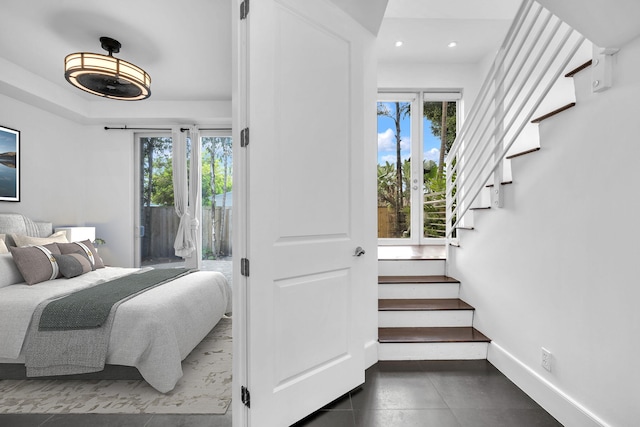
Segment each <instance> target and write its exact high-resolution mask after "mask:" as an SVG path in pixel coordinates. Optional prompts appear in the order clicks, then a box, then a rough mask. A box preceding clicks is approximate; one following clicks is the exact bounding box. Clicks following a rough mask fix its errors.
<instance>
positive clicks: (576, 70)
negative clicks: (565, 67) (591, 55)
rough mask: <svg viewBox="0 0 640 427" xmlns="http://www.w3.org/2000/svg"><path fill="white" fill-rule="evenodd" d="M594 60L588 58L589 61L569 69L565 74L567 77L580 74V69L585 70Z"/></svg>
mask: <svg viewBox="0 0 640 427" xmlns="http://www.w3.org/2000/svg"><path fill="white" fill-rule="evenodd" d="M592 63H593V60H591V59H590V60H588V61H587V62H585V63H584V64H582V65H580V66H578V67H576V68H574V69H573V70H571V71H569V72H568V73H567V74H565V75H564V76H565V77H573V76H575V75H576V74H578V73H579V72H580V71H582V70H584V69H585V68H588V67H590V66H591V65H592Z"/></svg>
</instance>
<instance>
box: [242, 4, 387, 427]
mask: <svg viewBox="0 0 640 427" xmlns="http://www.w3.org/2000/svg"><path fill="white" fill-rule="evenodd" d="M243 25H246V27H244V28H245V30H243V27H242V26H241V27H240V30H239V33H240V39H242V37H243V35H242V33H243V31H246V33H245V35H246V36H247V39H246V46H245V47H246V52H245V53H244V54H243V53H242V52H241V53H240V57H241V58H240V59H239V64H240V70H239V75H240V76H241V77H240V84H239V86H240V94H239V99H240V101H239V102H240V104H243V105H244V106H243V105H241V106H240V108H239V111H240V113H239V115H240V116H241V117H240V119H239V120H238V121H237V122H236V123H237V124H238V125H239V126H240V127H243V128H244V127H248V128H249V134H250V141H249V144H248V146H247V147H246V148H243V149H241V150H245V151H244V152H243V154H242V157H243V159H242V160H241V161H240V166H239V167H244V169H245V170H244V173H245V174H246V175H245V179H246V182H245V184H244V185H243V186H242V187H241V188H242V189H243V191H245V197H244V198H243V199H244V201H243V202H240V203H241V204H239V205H238V206H242V207H244V209H246V212H242V213H241V214H242V215H244V216H245V222H244V224H243V225H244V229H245V230H246V235H245V236H244V238H242V239H239V240H238V241H239V242H240V245H243V246H244V252H240V253H244V254H246V255H245V257H246V258H247V259H248V260H249V276H248V277H242V280H240V283H239V284H238V285H240V289H237V290H234V293H235V297H236V298H240V299H242V304H245V305H246V319H245V318H243V319H242V320H240V319H238V316H237V314H238V313H237V312H236V313H234V314H235V316H234V317H235V318H236V319H238V320H234V322H238V323H237V324H236V325H234V326H236V327H237V328H236V329H234V331H237V332H238V334H237V335H234V339H242V335H243V334H246V341H243V342H242V343H239V344H238V346H237V347H235V348H236V349H239V351H240V354H235V355H234V358H236V359H238V360H237V361H236V363H238V364H240V365H241V367H240V368H239V370H238V371H236V372H241V375H240V377H241V378H240V380H241V381H244V382H246V386H247V387H248V389H249V392H250V394H251V402H250V409H245V408H243V409H242V410H241V411H237V410H236V409H235V408H238V406H235V405H234V413H233V416H234V425H236V426H237V425H245V424H246V425H251V426H254V427H257V426H259V427H270V426H276V427H283V426H288V425H290V424H292V423H294V422H296V421H298V420H300V419H302V418H304V417H305V416H306V415H308V414H310V413H312V412H314V411H315V410H317V409H319V408H321V407H322V406H324V405H325V404H327V403H329V402H331V401H332V400H334V399H335V398H337V397H339V396H341V395H342V394H344V393H346V392H348V391H349V390H351V389H353V388H354V387H357V386H358V385H360V384H362V383H363V382H364V366H365V362H364V344H365V336H364V335H365V332H364V329H365V328H366V326H365V325H363V323H364V322H363V320H362V319H363V318H365V316H364V315H363V314H364V310H365V308H363V304H362V301H361V300H360V299H359V295H360V294H362V293H363V292H365V285H366V284H365V283H364V277H365V276H366V274H365V271H366V269H367V268H368V269H369V271H375V268H376V258H377V257H376V248H375V247H365V248H364V249H365V250H366V254H365V255H363V256H355V251H356V248H357V247H358V246H363V245H364V246H366V245H365V244H364V243H363V242H364V241H365V240H366V239H365V235H364V233H365V230H364V227H365V225H363V224H365V223H366V221H364V220H363V218H364V215H365V212H364V209H365V202H364V197H365V196H364V193H365V191H364V188H365V183H364V181H365V176H364V172H363V167H364V166H363V148H364V143H365V134H366V129H367V127H369V128H371V129H373V128H374V125H375V110H374V108H375V105H374V103H373V102H371V106H369V105H366V104H367V103H368V101H369V98H371V99H372V100H375V87H374V86H373V85H371V86H372V87H371V88H369V87H365V86H367V85H368V84H369V83H371V81H372V80H371V79H369V80H366V79H364V78H363V75H364V73H365V70H364V67H365V64H370V60H369V59H370V58H369V55H370V52H371V47H372V46H373V36H372V35H371V34H369V33H366V31H365V30H364V29H363V28H362V27H360V26H358V25H357V24H355V21H353V20H352V19H351V18H349V17H348V16H347V15H346V14H344V13H343V12H342V11H341V10H340V9H338V8H336V7H335V6H334V5H333V4H332V3H330V2H328V1H322V0H316V1H313V2H308V1H304V2H301V1H294V0H260V1H252V2H251V10H250V12H249V16H248V19H247V20H245V21H244V22H243ZM239 44H240V45H243V42H242V40H240V43H239ZM367 72H374V70H368V71H367ZM242 76H244V79H245V81H246V84H245V87H244V89H243V88H242V86H243V83H242V79H243V77H242ZM365 80H366V83H365ZM369 89H371V91H372V92H373V94H372V96H371V97H369V96H368V91H369ZM365 100H366V101H365ZM368 112H370V113H371V114H370V119H369V118H367V116H366V114H368ZM236 132H237V129H236ZM367 179H368V178H367ZM234 191H235V187H234ZM374 196H375V195H374ZM234 208H235V200H234ZM240 224H242V221H240ZM370 231H371V234H372V236H373V235H375V229H373V230H370ZM370 240H371V239H369V241H370ZM374 286H375V285H374ZM235 287H236V282H235V281H234V288H235ZM242 304H240V303H238V304H236V306H235V307H236V308H238V307H241V306H242ZM234 310H235V309H234ZM240 322H242V325H241V324H240ZM240 325H241V326H240ZM245 363H246V375H244V374H242V370H243V366H242V365H244V364H245ZM237 379H238V378H234V380H237ZM236 390H237V389H236ZM235 397H237V396H234V398H235ZM240 419H242V421H240ZM247 421H248V422H247Z"/></svg>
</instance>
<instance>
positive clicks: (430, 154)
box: [424, 147, 440, 163]
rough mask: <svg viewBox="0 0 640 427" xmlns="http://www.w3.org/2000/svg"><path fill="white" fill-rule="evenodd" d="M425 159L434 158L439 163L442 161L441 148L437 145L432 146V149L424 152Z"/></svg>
mask: <svg viewBox="0 0 640 427" xmlns="http://www.w3.org/2000/svg"><path fill="white" fill-rule="evenodd" d="M424 159H425V160H433V161H434V162H436V163H438V162H439V161H440V150H439V149H437V148H435V147H434V148H432V149H431V150H429V151H427V152H426V153H424Z"/></svg>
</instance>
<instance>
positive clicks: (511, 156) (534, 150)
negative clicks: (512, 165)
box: [506, 147, 540, 160]
mask: <svg viewBox="0 0 640 427" xmlns="http://www.w3.org/2000/svg"><path fill="white" fill-rule="evenodd" d="M536 151H540V147H536V148H531V149H529V150H525V151H521V152H519V153H515V154H511V155H509V156H507V157H506V158H507V159H508V160H511V159H515V158H516V157H520V156H524V155H525V154H530V153H535V152H536Z"/></svg>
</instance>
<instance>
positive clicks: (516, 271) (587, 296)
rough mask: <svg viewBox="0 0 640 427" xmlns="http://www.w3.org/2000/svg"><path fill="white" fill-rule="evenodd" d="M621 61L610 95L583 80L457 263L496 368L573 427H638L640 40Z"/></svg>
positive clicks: (455, 272) (453, 271) (464, 239)
mask: <svg viewBox="0 0 640 427" xmlns="http://www.w3.org/2000/svg"><path fill="white" fill-rule="evenodd" d="M615 59H616V61H615V65H614V70H615V71H614V85H613V88H612V89H610V90H608V91H606V92H603V93H600V94H591V93H590V88H589V85H590V75H589V74H590V73H589V71H584V72H583V73H580V74H579V75H578V76H577V78H576V82H577V84H578V87H579V90H578V97H577V104H578V105H577V106H576V107H575V108H573V109H572V110H569V111H567V112H565V113H563V114H562V115H560V116H556V117H555V118H553V119H550V120H548V121H546V122H544V123H543V124H542V125H541V127H540V131H541V135H540V142H541V146H542V149H541V151H539V152H538V153H535V154H530V155H528V156H524V157H520V158H518V159H515V160H513V163H512V169H513V180H514V183H513V184H512V185H508V186H505V190H506V196H505V200H506V203H505V207H504V208H503V209H491V210H490V211H483V212H480V213H476V214H475V227H476V229H475V230H473V231H461V233H462V235H461V238H460V240H461V248H459V249H456V248H452V249H451V257H450V260H449V263H448V266H449V275H451V276H454V277H456V278H458V279H460V280H461V281H462V287H461V296H462V298H463V299H464V300H465V301H467V302H468V303H470V304H471V305H473V306H475V307H476V314H475V318H474V324H475V326H476V327H477V328H478V329H479V330H480V331H482V332H483V333H485V334H487V335H488V336H489V337H490V338H491V339H492V340H493V343H492V346H491V347H490V352H489V360H490V361H491V362H492V363H494V364H495V365H496V366H497V367H498V368H499V369H501V370H502V371H503V372H505V373H506V374H507V375H508V376H510V377H511V378H512V379H513V380H514V381H515V382H516V383H517V384H518V385H520V387H522V388H523V389H524V390H525V392H527V393H529V394H530V395H531V396H532V397H534V398H535V399H536V400H537V401H538V402H539V403H541V404H542V405H543V406H544V407H545V408H547V410H549V411H550V412H551V413H552V414H553V415H554V416H555V417H556V418H558V419H559V421H560V422H562V423H563V424H564V425H566V426H567V427H571V426H580V427H582V426H591V425H593V426H596V425H609V426H620V427H622V426H631V425H637V423H638V419H640V405H638V402H639V400H638V399H639V394H638V384H640V369H639V368H638V360H637V358H638V355H639V354H640V339H639V338H638V337H639V333H640V314H639V313H640V310H638V309H637V307H636V306H637V301H638V300H639V299H640V287H639V286H638V284H637V283H638V279H637V273H638V271H639V270H638V261H637V253H638V250H637V248H636V246H637V244H638V242H639V241H640V226H638V225H637V221H636V219H635V214H637V212H639V211H640V198H639V197H638V194H637V183H638V182H639V181H638V159H640V144H638V135H639V134H640V121H639V120H638V119H637V100H638V99H640V74H638V72H637V70H638V69H639V67H640V39H636V40H635V41H633V42H631V43H630V44H628V45H626V46H624V47H623V48H622V50H621V51H620V52H619V53H618V54H617V56H616V58H615ZM541 347H545V348H547V349H548V350H550V351H551V352H552V354H553V358H552V362H553V370H552V372H551V373H549V372H547V371H545V370H543V369H542V367H541V366H540V362H541Z"/></svg>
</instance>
